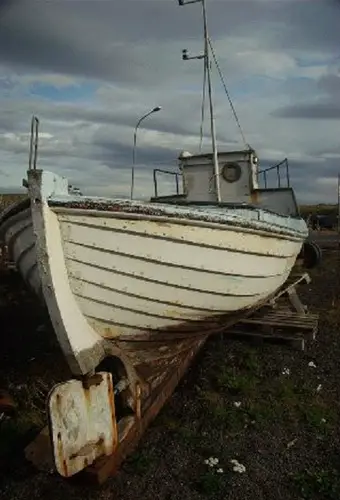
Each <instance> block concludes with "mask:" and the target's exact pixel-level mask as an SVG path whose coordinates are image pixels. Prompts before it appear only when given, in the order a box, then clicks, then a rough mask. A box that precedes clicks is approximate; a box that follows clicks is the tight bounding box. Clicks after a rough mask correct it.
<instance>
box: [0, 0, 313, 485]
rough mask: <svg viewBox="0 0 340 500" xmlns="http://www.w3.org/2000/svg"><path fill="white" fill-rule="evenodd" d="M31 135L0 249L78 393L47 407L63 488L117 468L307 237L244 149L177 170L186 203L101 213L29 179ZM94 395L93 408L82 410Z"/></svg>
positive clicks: (109, 208) (63, 185)
mask: <svg viewBox="0 0 340 500" xmlns="http://www.w3.org/2000/svg"><path fill="white" fill-rule="evenodd" d="M203 6H204V0H203ZM206 51H207V40H206ZM206 55H207V52H206ZM206 63H207V68H208V74H209V60H208V57H207V56H206ZM37 124H38V121H37V119H36V118H34V119H33V121H32V139H31V154H30V168H29V170H28V177H27V180H25V185H26V187H27V188H28V198H27V199H26V200H24V201H22V202H20V203H17V204H15V205H13V206H12V207H9V209H7V210H6V211H5V212H4V213H3V214H2V215H1V217H0V238H1V239H2V242H3V244H5V245H7V247H8V252H9V254H10V258H11V259H12V260H14V261H15V263H16V265H17V267H18V269H19V271H20V273H21V274H22V276H23V278H24V279H25V281H26V282H27V284H28V285H29V286H30V287H31V288H32V289H33V290H34V292H35V293H36V294H37V295H38V296H39V297H40V298H41V300H42V301H43V303H44V304H45V306H46V307H47V309H48V312H49V315H50V318H51V322H52V324H53V327H54V330H55V333H56V335H57V338H58V341H59V344H60V346H61V348H62V350H63V352H64V354H65V356H66V358H67V360H68V362H69V365H70V368H71V370H72V372H73V374H74V375H76V376H78V377H79V376H80V377H83V378H82V380H85V381H87V382H86V384H85V383H84V385H83V389H84V394H85V395H84V397H83V399H82V401H83V403H81V404H82V406H81V404H80V403H79V401H80V399H81V398H80V396H79V394H76V395H75V394H74V393H73V395H72V394H71V392H72V391H73V392H74V391H75V390H76V391H79V383H78V382H79V381H78V382H77V381H73V382H72V384H71V383H70V385H69V386H66V388H62V389H60V388H59V389H58V388H57V389H56V392H54V395H55V396H54V399H53V397H52V396H51V397H52V399H51V400H50V418H51V433H52V441H53V447H54V454H55V462H56V467H57V469H58V471H59V472H60V473H61V474H62V475H64V476H69V475H72V474H74V473H75V472H77V471H79V470H81V469H82V468H83V467H85V466H86V465H88V464H89V463H91V462H93V460H95V459H96V458H97V457H98V456H100V455H102V454H110V453H112V452H114V455H115V456H116V457H118V456H119V457H120V459H122V457H124V456H125V455H124V454H126V452H125V451H124V450H125V444H124V443H125V441H126V440H127V439H128V437H127V436H129V433H130V430H131V428H132V427H133V425H135V424H134V423H136V422H137V423H138V425H137V424H136V425H137V427H138V429H140V428H142V427H143V426H144V427H145V425H147V423H148V422H149V421H150V419H151V418H152V416H154V414H155V411H156V410H155V408H158V410H159V409H160V407H161V406H162V405H163V404H164V400H165V397H166V396H167V395H169V393H170V392H171V391H172V390H173V388H174V387H175V385H176V383H177V382H178V380H179V378H180V376H181V374H182V372H183V370H184V368H185V367H186V366H187V364H188V363H189V361H190V360H191V359H192V357H193V356H194V355H195V353H196V352H197V350H198V349H199V348H200V347H201V346H202V345H203V343H204V342H205V340H206V338H207V337H208V336H209V335H211V334H213V333H216V332H219V331H221V330H225V329H226V327H227V326H228V325H232V324H233V323H235V322H237V321H238V320H239V319H240V318H241V317H243V316H244V315H246V314H250V313H251V312H252V311H254V310H255V309H256V308H258V307H260V306H261V305H262V304H264V303H265V302H266V301H267V300H268V299H269V298H270V297H271V296H272V295H274V294H275V292H276V291H277V290H278V289H279V288H280V287H281V286H282V285H283V283H284V282H285V281H286V279H287V277H288V275H289V274H290V272H291V269H292V267H293V265H294V263H295V261H296V258H297V256H298V254H299V253H300V251H301V248H302V245H303V243H304V240H305V239H306V238H307V236H308V229H307V226H306V224H305V222H304V220H303V219H302V218H301V217H300V216H299V213H298V207H297V204H296V201H295V197H294V192H293V190H292V189H291V188H290V187H287V188H279V189H275V190H270V189H260V188H259V186H258V182H257V177H258V170H257V168H258V162H257V157H256V154H255V151H254V150H252V149H247V150H245V151H232V152H227V153H225V152H220V153H218V152H217V150H216V145H215V144H214V141H213V152H212V154H208V155H202V154H200V155H195V156H191V155H185V156H182V157H181V159H180V169H181V174H182V176H183V192H182V193H177V194H176V195H174V196H170V197H169V196H168V197H159V196H156V197H155V198H154V199H152V200H151V201H148V202H142V201H133V200H119V199H103V198H97V197H86V196H82V195H81V194H79V193H78V194H75V193H74V192H73V193H72V192H70V188H69V186H68V181H67V179H65V178H62V177H60V176H58V175H56V174H55V173H52V172H48V171H45V170H39V169H37V167H36V151H37V140H38V137H37ZM212 124H213V120H212ZM35 126H36V129H34V127H35ZM34 130H35V138H34ZM212 135H213V136H214V130H213V126H212ZM33 150H34V151H35V154H33ZM32 157H33V162H32ZM212 180H214V182H213V183H212ZM212 184H215V189H212V188H211V185H212ZM103 363H104V365H105V367H106V368H105V369H106V372H107V373H110V377H111V376H112V377H113V380H114V382H115V383H117V384H116V387H115V390H114V396H113V395H112V394H113V392H112V391H111V392H110V391H109V392H110V394H109V396H107V394H108V386H110V383H109V379H107V378H105V380H104V378H103V376H102V378H101V379H100V380H99V381H98V379H97V378H95V379H93V377H92V375H93V373H94V372H95V371H98V370H100V369H101V368H102V367H103ZM93 380H94V382H93ZM104 382H105V383H104ZM93 385H94V386H96V385H98V386H99V389H98V391H99V392H100V390H102V391H104V393H102V394H101V396H100V397H99V396H98V394H97V393H91V394H92V395H91V394H90V396H89V390H90V389H89V388H91V387H92V386H93ZM71 387H72V388H73V389H71ZM68 388H69V389H68ZM75 388H77V389H75ZM100 388H101V389H100ZM58 391H59V392H58ZM98 391H97V392H98ZM105 391H106V392H105ZM65 393H66V395H65ZM103 394H104V395H103ZM105 394H106V398H107V397H108V399H105ZM71 396H72V397H73V399H72V397H71ZM89 397H90V398H92V400H94V399H95V405H92V406H91V405H89V404H87V403H86V401H88V398H89ZM118 397H119V398H121V399H120V400H119V401H118V399H117V398H118ZM58 398H59V399H58ZM79 398H80V399H79ZM71 400H72V401H71ZM63 401H67V404H66V403H65V405H66V406H65V407H64V406H63V405H62V402H63ZM70 401H71V402H70ZM77 405H78V406H79V405H80V406H81V408H82V409H81V410H79V411H78V410H77V411H78V417H77V418H76V417H74V414H73V413H72V412H73V409H74V408H76V407H77V408H78V406H77ZM92 407H93V408H96V411H97V410H98V408H99V409H100V411H99V410H98V411H97V413H96V414H95V415H93V414H91V415H90V413H91V411H92V410H91V408H92ZM70 408H72V411H71V412H70ZM108 408H111V410H112V412H111V414H110V412H109V411H108ZM101 410H102V412H101ZM158 410H157V411H158ZM93 411H94V410H93ZM126 411H129V412H130V413H131V414H132V417H131V418H132V419H133V422H134V423H132V424H133V425H132V424H131V420H126V418H127V417H125V416H124V412H126ZM89 412H90V413H89ZM68 414H69V415H70V419H69V420H68V421H67V422H68V423H67V424H66V423H65V419H67V418H66V417H67V415H68ZM99 414H100V415H104V414H105V415H106V416H105V418H106V420H105V423H103V422H104V421H103V420H101V424H98V421H99V420H100V418H102V417H99ZM89 415H90V416H89ZM110 415H111V416H110ZM143 415H145V419H144V421H143V422H144V423H143V424H141V423H140V422H141V416H143ZM103 418H104V417H103ZM98 419H99V420H98ZM84 422H90V423H89V424H86V425H87V426H86V425H85V424H84ZM110 422H111V424H109V423H110ZM131 425H132V427H131ZM70 429H71V430H72V432H71V430H70ZM75 429H76V430H75ZM73 431H74V432H73ZM131 432H132V431H131ZM133 432H135V431H133ZM138 434H139V431H138ZM72 436H73V437H72ZM75 436H76V437H75ZM131 439H134V438H131ZM84 449H85V450H86V451H84ZM121 450H123V451H121ZM84 457H85V458H84ZM120 459H118V458H117V461H119V460H120Z"/></svg>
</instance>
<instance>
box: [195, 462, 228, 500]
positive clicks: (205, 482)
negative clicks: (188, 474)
mask: <svg viewBox="0 0 340 500" xmlns="http://www.w3.org/2000/svg"><path fill="white" fill-rule="evenodd" d="M226 488H227V478H226V476H225V474H219V473H218V472H216V471H215V470H213V469H211V470H208V471H205V472H203V473H202V474H201V476H200V477H199V479H198V480H197V481H196V482H195V489H196V491H198V492H199V493H201V494H203V495H204V496H207V497H215V498H216V495H218V494H221V493H223V494H225V493H226Z"/></svg>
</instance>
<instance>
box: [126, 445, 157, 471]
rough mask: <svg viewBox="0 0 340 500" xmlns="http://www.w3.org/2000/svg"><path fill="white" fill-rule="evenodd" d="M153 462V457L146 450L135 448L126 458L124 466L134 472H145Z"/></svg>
mask: <svg viewBox="0 0 340 500" xmlns="http://www.w3.org/2000/svg"><path fill="white" fill-rule="evenodd" d="M154 463H155V459H154V457H153V456H152V454H151V453H150V451H146V450H141V451H139V450H137V451H135V453H133V454H132V455H131V456H130V457H128V458H127V460H126V466H127V467H128V468H131V470H132V471H133V472H135V473H136V474H145V473H146V472H148V470H149V469H150V467H151V466H152V465H153V464H154Z"/></svg>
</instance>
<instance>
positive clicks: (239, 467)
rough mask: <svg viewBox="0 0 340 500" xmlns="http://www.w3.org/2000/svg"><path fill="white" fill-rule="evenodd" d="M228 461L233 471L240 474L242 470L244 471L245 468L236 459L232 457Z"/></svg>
mask: <svg viewBox="0 0 340 500" xmlns="http://www.w3.org/2000/svg"><path fill="white" fill-rule="evenodd" d="M230 462H231V463H232V464H233V471H234V472H239V473H240V474H243V472H246V468H245V466H244V465H243V464H240V462H239V461H238V460H235V459H232V460H230Z"/></svg>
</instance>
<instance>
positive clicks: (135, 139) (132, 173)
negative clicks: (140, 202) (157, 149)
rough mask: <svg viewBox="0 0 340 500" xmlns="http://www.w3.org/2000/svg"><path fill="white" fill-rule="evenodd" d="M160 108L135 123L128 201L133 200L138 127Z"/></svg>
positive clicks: (159, 107) (158, 107)
mask: <svg viewBox="0 0 340 500" xmlns="http://www.w3.org/2000/svg"><path fill="white" fill-rule="evenodd" d="M161 109H162V108H161V106H156V107H155V108H153V109H152V110H151V111H149V112H148V113H146V114H145V115H143V116H142V117H141V118H140V119H139V120H138V122H137V125H136V126H135V131H134V134H133V150H132V169H131V195H130V199H131V200H132V199H133V190H134V187H135V164H136V144H137V130H138V127H139V125H140V124H141V123H142V121H143V120H145V118H147V117H148V116H150V115H152V114H153V113H157V111H160V110H161Z"/></svg>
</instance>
